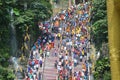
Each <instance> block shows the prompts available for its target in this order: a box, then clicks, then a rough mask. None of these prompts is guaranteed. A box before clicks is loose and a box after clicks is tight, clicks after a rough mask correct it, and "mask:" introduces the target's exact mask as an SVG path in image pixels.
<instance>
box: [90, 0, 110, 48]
mask: <svg viewBox="0 0 120 80" xmlns="http://www.w3.org/2000/svg"><path fill="white" fill-rule="evenodd" d="M92 13H93V15H92V19H91V22H92V33H91V34H92V35H93V40H94V42H95V45H96V47H97V49H98V50H99V49H100V47H101V46H102V45H101V44H102V43H103V42H108V25H107V10H106V0H94V1H93V9H92Z"/></svg>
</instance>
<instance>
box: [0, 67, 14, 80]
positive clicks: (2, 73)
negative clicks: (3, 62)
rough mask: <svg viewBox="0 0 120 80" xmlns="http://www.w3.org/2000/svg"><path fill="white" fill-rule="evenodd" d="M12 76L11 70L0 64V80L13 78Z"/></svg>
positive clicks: (11, 79)
mask: <svg viewBox="0 0 120 80" xmlns="http://www.w3.org/2000/svg"><path fill="white" fill-rule="evenodd" d="M14 78H15V75H14V74H13V71H12V70H10V69H8V68H4V67H2V66H0V80H13V79H14Z"/></svg>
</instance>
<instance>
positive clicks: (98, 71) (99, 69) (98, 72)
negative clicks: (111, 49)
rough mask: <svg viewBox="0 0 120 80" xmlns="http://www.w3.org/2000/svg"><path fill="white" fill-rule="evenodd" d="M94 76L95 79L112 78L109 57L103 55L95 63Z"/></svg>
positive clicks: (108, 79) (104, 79)
mask: <svg viewBox="0 0 120 80" xmlns="http://www.w3.org/2000/svg"><path fill="white" fill-rule="evenodd" d="M94 78H95V80H99V79H102V80H111V74H110V61H109V58H108V57H103V58H101V59H99V60H97V62H96V64H95V72H94Z"/></svg>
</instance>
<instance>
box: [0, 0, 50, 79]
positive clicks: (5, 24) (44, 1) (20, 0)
mask: <svg viewBox="0 0 120 80" xmlns="http://www.w3.org/2000/svg"><path fill="white" fill-rule="evenodd" d="M51 7H52V6H51V4H50V3H49V0H0V16H1V17H0V80H13V79H14V77H15V76H14V74H13V71H11V70H9V69H8V66H9V62H8V61H9V58H10V56H11V54H10V39H11V38H10V37H11V35H10V34H11V32H10V31H11V28H10V23H11V22H13V23H14V24H13V25H14V28H15V29H16V33H17V34H16V36H17V41H18V45H19V46H18V48H20V47H21V45H22V44H23V43H24V40H23V36H24V34H25V30H26V27H27V26H28V27H29V32H28V33H29V34H30V35H31V36H32V38H33V40H34V41H35V39H36V38H37V37H38V36H39V35H40V31H39V28H38V22H39V21H42V20H46V19H48V18H50V17H51V15H52V8H51ZM12 9H13V16H11V10H12ZM34 41H33V42H34Z"/></svg>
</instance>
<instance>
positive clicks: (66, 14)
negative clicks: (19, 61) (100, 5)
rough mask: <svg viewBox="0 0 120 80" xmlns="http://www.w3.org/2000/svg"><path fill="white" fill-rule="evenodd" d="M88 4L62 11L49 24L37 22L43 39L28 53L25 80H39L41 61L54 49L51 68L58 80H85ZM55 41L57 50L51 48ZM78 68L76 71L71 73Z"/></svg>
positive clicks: (88, 32) (88, 42)
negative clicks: (53, 67) (53, 66)
mask: <svg viewBox="0 0 120 80" xmlns="http://www.w3.org/2000/svg"><path fill="white" fill-rule="evenodd" d="M91 8H92V6H91V3H90V2H84V3H80V4H79V5H77V6H76V5H74V6H71V7H70V8H68V9H66V10H62V11H61V12H60V13H58V14H57V15H55V16H53V17H52V18H51V19H50V20H48V21H45V22H40V23H39V24H38V25H39V28H40V29H41V30H42V34H43V36H41V37H39V38H38V40H37V41H36V42H35V44H34V45H33V47H32V49H31V53H30V57H29V61H28V65H27V72H26V74H25V76H26V78H25V79H26V80H42V79H41V72H40V71H39V68H41V67H43V63H44V58H45V57H46V56H48V57H49V55H50V54H52V53H50V50H51V49H52V48H55V52H54V53H55V54H54V56H55V57H58V60H56V61H55V68H56V69H57V72H58V80H88V75H89V74H88V61H87V58H88V56H87V55H88V52H89V45H90V38H89V37H90V18H91V16H90V13H91ZM54 40H58V41H59V42H60V43H59V44H58V48H59V49H60V51H59V52H58V51H56V50H57V48H56V47H54V44H56V43H55V41H54ZM78 65H80V66H81V69H79V71H74V68H75V67H77V66H78Z"/></svg>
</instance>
